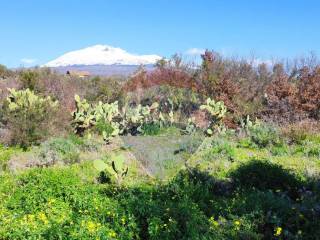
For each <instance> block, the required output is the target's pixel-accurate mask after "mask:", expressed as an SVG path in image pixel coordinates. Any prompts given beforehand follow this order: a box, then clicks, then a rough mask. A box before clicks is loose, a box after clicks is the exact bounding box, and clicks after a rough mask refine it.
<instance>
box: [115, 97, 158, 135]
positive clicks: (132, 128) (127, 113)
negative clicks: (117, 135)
mask: <svg viewBox="0 0 320 240" xmlns="http://www.w3.org/2000/svg"><path fill="white" fill-rule="evenodd" d="M158 106H159V104H158V103H156V102H155V103H153V104H152V105H151V106H142V105H141V104H139V105H138V106H136V107H130V108H124V109H123V111H122V122H121V125H122V127H123V129H125V131H126V132H129V133H131V134H136V133H143V129H142V127H143V125H144V124H148V123H156V122H158V121H159V119H160V118H159V117H158V116H159V115H158ZM160 114H161V113H160Z"/></svg>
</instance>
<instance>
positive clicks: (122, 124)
mask: <svg viewBox="0 0 320 240" xmlns="http://www.w3.org/2000/svg"><path fill="white" fill-rule="evenodd" d="M75 104H76V110H75V111H74V112H73V113H72V116H73V121H72V125H73V127H74V131H75V133H76V134H78V135H81V136H83V134H84V133H85V131H90V129H91V128H92V127H94V126H97V125H100V124H102V125H105V126H109V128H107V127H106V128H104V129H103V128H102V130H101V134H102V136H103V138H104V140H105V141H106V142H107V143H108V142H110V140H111V138H112V137H115V136H117V135H120V134H124V133H131V134H135V133H142V132H143V129H142V126H143V124H147V123H155V122H159V121H161V120H160V118H159V115H161V113H160V114H159V113H158V106H159V104H158V103H153V104H152V105H151V106H142V105H140V104H139V105H138V106H136V107H127V108H125V107H124V108H123V109H122V110H121V111H120V110H119V105H118V102H117V101H116V102H113V103H102V102H99V103H98V104H97V105H91V104H89V103H88V102H87V101H86V100H85V99H83V100H81V99H80V97H79V96H78V95H76V96H75ZM110 128H111V130H110Z"/></svg>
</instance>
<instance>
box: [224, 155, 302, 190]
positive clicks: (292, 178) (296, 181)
mask: <svg viewBox="0 0 320 240" xmlns="http://www.w3.org/2000/svg"><path fill="white" fill-rule="evenodd" d="M230 176H231V177H232V178H233V179H234V181H235V182H236V184H238V185H240V186H244V187H248V188H256V189H260V190H267V189H271V190H274V191H277V190H281V191H289V192H292V193H296V192H297V190H298V188H300V187H301V186H302V181H301V180H300V178H299V177H298V176H297V175H295V174H294V173H292V172H290V171H289V170H286V169H284V168H283V167H282V166H280V165H277V164H274V163H271V162H268V161H259V160H252V161H250V162H248V163H246V164H243V165H241V166H240V167H239V168H237V169H236V170H234V171H232V172H231V173H230Z"/></svg>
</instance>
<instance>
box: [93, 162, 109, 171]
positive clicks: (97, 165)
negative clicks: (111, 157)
mask: <svg viewBox="0 0 320 240" xmlns="http://www.w3.org/2000/svg"><path fill="white" fill-rule="evenodd" d="M93 166H94V168H95V169H97V170H98V171H99V172H102V171H104V170H105V169H107V167H108V165H107V164H106V163H105V162H104V161H102V160H94V161H93Z"/></svg>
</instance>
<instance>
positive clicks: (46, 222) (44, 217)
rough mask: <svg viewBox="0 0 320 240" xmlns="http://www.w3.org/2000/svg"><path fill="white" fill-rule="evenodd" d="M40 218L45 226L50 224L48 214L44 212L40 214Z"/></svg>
mask: <svg viewBox="0 0 320 240" xmlns="http://www.w3.org/2000/svg"><path fill="white" fill-rule="evenodd" d="M38 217H39V219H40V220H41V221H42V222H43V223H44V224H48V223H49V221H48V219H47V216H46V214H44V213H43V212H40V213H38Z"/></svg>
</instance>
